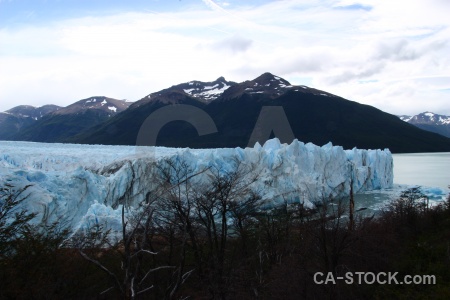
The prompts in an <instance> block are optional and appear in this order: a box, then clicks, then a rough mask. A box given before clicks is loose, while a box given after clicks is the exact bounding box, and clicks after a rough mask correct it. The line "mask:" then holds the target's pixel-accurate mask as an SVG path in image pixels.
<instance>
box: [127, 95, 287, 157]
mask: <svg viewBox="0 0 450 300" xmlns="http://www.w3.org/2000/svg"><path fill="white" fill-rule="evenodd" d="M173 121H185V122H188V123H189V124H191V125H192V126H193V127H194V128H195V129H196V131H197V134H198V135H199V136H204V135H208V134H214V133H219V131H218V129H217V126H216V124H215V122H214V120H213V119H212V118H211V116H210V115H209V114H208V113H207V112H205V111H204V110H202V109H200V108H198V107H196V106H192V105H186V104H174V105H168V106H164V107H162V108H160V109H157V110H155V111H154V112H153V113H151V114H150V115H149V116H148V117H147V118H146V119H145V121H144V122H143V123H142V125H141V127H140V129H139V132H138V135H137V139H136V146H138V147H136V152H137V154H138V155H139V156H146V157H150V158H157V151H158V150H157V147H154V146H156V142H157V139H158V135H159V132H160V131H161V129H162V128H163V127H164V126H165V125H167V124H169V123H170V122H173ZM272 132H273V134H274V136H275V137H277V138H278V139H279V140H280V142H282V143H290V142H292V140H294V138H295V137H294V133H293V132H292V128H291V126H290V124H289V121H288V119H287V116H286V113H285V111H284V109H283V107H282V106H263V107H262V108H261V112H260V114H259V117H258V119H257V121H256V124H255V126H254V129H253V131H252V134H251V136H250V139H249V141H248V144H247V146H248V147H253V146H254V145H255V143H256V142H259V143H260V144H261V145H262V144H264V143H265V142H266V141H267V140H268V139H269V138H270V135H271V134H272Z"/></svg>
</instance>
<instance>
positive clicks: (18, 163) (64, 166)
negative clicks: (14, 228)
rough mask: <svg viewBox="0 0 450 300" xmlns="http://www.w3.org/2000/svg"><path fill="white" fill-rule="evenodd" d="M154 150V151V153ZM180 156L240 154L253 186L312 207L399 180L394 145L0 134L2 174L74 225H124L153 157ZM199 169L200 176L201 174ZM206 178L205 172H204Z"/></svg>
mask: <svg viewBox="0 0 450 300" xmlns="http://www.w3.org/2000/svg"><path fill="white" fill-rule="evenodd" d="M149 153H150V155H149ZM166 158H177V159H179V160H183V161H185V162H187V163H188V164H189V166H190V167H191V168H192V169H193V170H204V169H206V168H210V167H211V166H214V168H215V169H216V170H220V171H221V172H226V171H227V170H231V169H232V168H233V163H235V162H236V161H237V160H238V161H240V162H242V163H245V164H252V165H253V166H254V170H253V171H252V172H254V174H257V180H256V181H254V182H252V183H251V185H252V187H253V188H254V189H255V190H257V191H259V192H260V194H261V196H262V200H263V203H265V205H268V206H274V205H277V204H279V203H282V202H283V201H286V199H287V200H288V201H291V202H300V203H303V204H304V205H305V206H307V207H314V205H315V204H316V203H318V202H320V201H323V200H327V199H335V198H344V197H348V196H349V194H350V187H351V185H352V187H353V191H354V192H355V193H359V192H364V191H372V190H380V189H388V188H391V187H392V186H393V158H392V154H391V152H390V151H389V150H388V149H384V150H361V149H356V148H354V149H352V150H344V149H343V148H342V147H340V146H333V145H332V144H331V143H328V144H326V145H324V146H321V147H320V146H316V145H314V144H311V143H307V144H305V143H303V142H300V141H298V140H294V141H293V142H292V143H291V144H281V143H280V141H279V140H278V139H277V138H275V139H271V140H268V141H267V142H266V143H264V145H260V144H259V143H256V144H255V146H254V147H252V148H245V149H242V148H220V149H189V148H166V147H137V146H136V147H135V146H104V145H77V144H56V143H55V144H46V143H32V142H9V141H0V180H1V182H2V183H3V184H5V183H9V184H10V185H12V186H14V187H16V188H21V187H24V186H27V185H30V187H29V188H28V189H27V191H26V193H28V195H29V197H28V198H27V199H26V201H25V202H24V203H23V205H24V207H25V208H26V209H28V210H29V211H30V212H35V213H37V214H38V217H37V220H38V221H47V222H48V221H54V220H57V219H62V220H64V221H65V222H67V223H68V224H69V225H70V226H72V227H73V228H80V227H87V226H89V225H91V224H94V223H98V222H100V221H101V222H107V223H108V225H109V226H110V227H112V228H116V229H119V228H120V222H121V207H122V205H125V206H126V207H127V208H133V207H135V206H136V205H137V204H138V203H140V202H141V201H143V200H145V198H146V195H147V194H148V193H149V191H151V189H152V188H153V185H154V181H155V177H154V176H155V172H154V170H153V169H154V164H152V162H154V161H159V160H163V159H166ZM202 176H207V174H206V173H202V174H200V175H198V177H199V178H198V179H197V180H198V182H201V181H202ZM203 179H204V178H203Z"/></svg>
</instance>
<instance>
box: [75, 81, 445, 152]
mask: <svg viewBox="0 0 450 300" xmlns="http://www.w3.org/2000/svg"><path fill="white" fill-rule="evenodd" d="M211 95H212V96H211ZM181 104H185V105H190V106H191V107H193V109H192V110H190V111H187V110H186V111H185V115H177V116H176V117H174V115H170V116H166V121H169V120H170V121H173V120H172V119H171V118H173V119H174V120H175V121H173V122H170V123H168V124H167V125H165V126H163V127H162V128H161V130H160V131H159V134H158V139H157V145H164V146H171V147H192V148H220V147H237V146H239V147H245V146H247V145H249V141H250V138H251V137H252V139H253V138H254V137H255V132H256V133H258V132H260V131H267V130H269V132H270V130H271V128H272V129H273V133H272V134H270V133H268V134H267V132H266V135H267V136H266V137H265V138H264V139H263V140H261V139H257V140H258V141H260V142H264V140H265V139H267V138H269V137H272V136H273V135H274V132H275V131H277V130H278V131H279V132H280V130H281V131H284V132H282V133H286V139H285V140H284V142H290V141H289V140H288V139H291V140H292V138H294V137H295V138H297V139H298V140H300V141H303V142H312V143H314V144H317V145H324V144H326V143H328V142H329V141H331V142H332V143H333V144H335V145H341V146H343V147H344V148H346V149H351V148H353V147H357V148H362V149H378V148H389V149H390V150H391V151H392V152H396V153H400V152H439V151H450V139H448V138H445V137H442V136H440V135H438V134H434V133H430V132H427V131H424V130H421V129H419V128H417V127H415V126H413V125H411V124H408V123H406V122H403V121H401V120H400V119H399V118H398V117H396V116H394V115H391V114H388V113H385V112H383V111H381V110H379V109H376V108H374V107H371V106H368V105H363V104H359V103H357V102H353V101H349V100H346V99H344V98H342V97H339V96H336V95H333V94H330V93H327V92H324V91H321V90H317V89H313V88H309V87H306V86H296V85H291V84H290V83H289V82H288V81H286V80H285V79H283V78H281V77H278V76H275V75H273V74H270V73H264V74H262V75H261V76H259V77H257V78H255V79H254V80H250V81H244V82H241V83H234V82H228V81H226V80H225V79H224V78H222V77H221V78H219V79H217V80H216V81H214V82H207V83H204V82H197V81H192V82H188V83H184V84H180V85H176V86H172V87H171V88H168V89H165V90H162V91H160V92H157V93H152V94H150V95H148V96H146V97H144V98H143V99H141V100H139V101H137V102H135V103H133V104H132V105H131V106H130V107H129V108H128V109H127V110H125V111H123V112H122V113H120V114H117V115H116V116H113V117H111V118H110V119H108V120H107V121H106V122H105V123H102V124H98V125H96V126H94V127H92V128H90V129H89V130H88V131H84V132H80V134H78V135H76V136H73V137H71V138H69V139H68V140H67V141H70V142H76V143H91V144H92V143H93V144H112V145H116V144H120V145H135V144H136V141H137V137H138V133H139V130H140V129H141V126H142V125H143V124H144V121H145V120H146V119H147V118H148V117H149V116H150V115H152V113H153V112H155V111H156V110H158V109H160V108H162V107H165V106H168V105H171V106H170V107H174V108H176V107H179V108H180V107H182V106H180V105H181ZM177 105H178V106H177ZM183 107H184V106H183ZM263 107H269V108H265V109H263ZM277 107H278V108H279V107H282V108H283V110H284V112H283V111H280V110H279V109H278V108H277ZM194 108H195V109H194ZM199 111H200V112H203V113H204V114H203V115H207V116H209V117H211V119H212V120H213V123H214V124H215V126H217V132H216V133H212V134H208V135H204V136H199V135H198V133H197V130H196V128H195V127H194V126H192V124H189V122H185V121H182V120H181V119H185V120H194V119H195V118H197V117H198V116H199V114H200V115H201V114H202V113H199ZM260 113H262V114H261V117H262V119H260ZM189 114H192V115H189ZM180 116H181V117H180ZM197 119H198V118H197ZM258 120H259V121H261V120H263V121H264V122H263V123H265V124H261V122H260V123H258V126H256V130H255V125H256V124H257V122H258ZM160 121H164V120H160ZM286 124H288V126H287V127H289V128H288V129H286ZM280 126H281V127H280ZM261 128H262V129H261ZM280 128H281V129H280ZM283 128H284V129H283ZM147 130H150V131H151V130H153V128H147ZM260 133H261V132H260ZM275 133H276V132H275ZM148 134H149V133H148ZM257 135H258V134H256V136H257ZM263 135H264V134H263ZM260 138H261V135H260ZM252 141H253V140H252ZM251 143H252V142H250V144H251Z"/></svg>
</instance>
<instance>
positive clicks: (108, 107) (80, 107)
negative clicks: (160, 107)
mask: <svg viewBox="0 0 450 300" xmlns="http://www.w3.org/2000/svg"><path fill="white" fill-rule="evenodd" d="M130 104H131V103H130V102H127V101H125V100H117V99H113V98H108V97H104V96H96V97H90V98H87V99H83V100H80V101H77V102H75V103H73V104H71V105H69V106H66V107H64V108H61V109H59V110H58V111H56V112H55V113H54V114H55V115H70V114H77V113H82V112H85V111H87V110H93V109H95V110H100V111H103V112H106V113H108V114H115V113H118V112H121V111H124V110H125V109H127V108H128V107H129V106H130Z"/></svg>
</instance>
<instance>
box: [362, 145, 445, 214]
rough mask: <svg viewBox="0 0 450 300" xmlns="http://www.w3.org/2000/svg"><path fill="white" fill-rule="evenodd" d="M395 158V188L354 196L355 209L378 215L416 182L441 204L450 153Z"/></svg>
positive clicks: (409, 155) (415, 154) (395, 156)
mask: <svg viewBox="0 0 450 300" xmlns="http://www.w3.org/2000/svg"><path fill="white" fill-rule="evenodd" d="M393 158H394V186H393V188H392V189H388V190H381V191H371V192H366V193H363V194H357V195H355V209H356V210H358V209H364V210H362V211H361V212H359V213H360V214H363V215H369V216H370V215H372V214H377V213H378V212H380V209H382V208H383V207H384V206H385V205H386V203H388V202H389V201H390V200H394V199H397V198H398V197H399V196H400V193H401V192H402V191H404V190H406V189H407V188H408V187H410V186H414V185H420V186H421V187H423V188H422V192H423V193H424V194H425V195H427V196H428V197H429V199H430V201H432V202H433V201H437V202H435V203H438V202H441V201H442V200H444V199H445V198H446V197H447V195H448V192H449V189H448V186H449V185H450V152H449V153H413V154H393Z"/></svg>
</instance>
